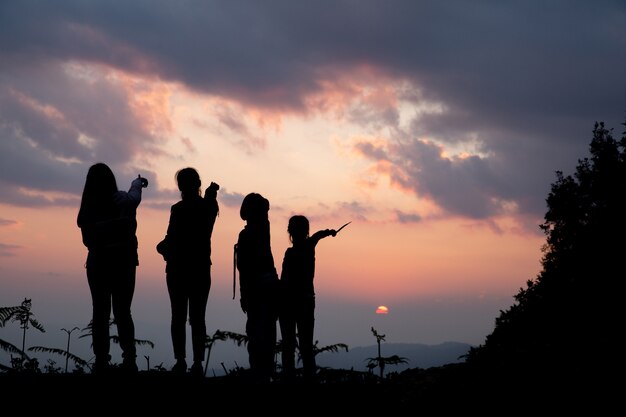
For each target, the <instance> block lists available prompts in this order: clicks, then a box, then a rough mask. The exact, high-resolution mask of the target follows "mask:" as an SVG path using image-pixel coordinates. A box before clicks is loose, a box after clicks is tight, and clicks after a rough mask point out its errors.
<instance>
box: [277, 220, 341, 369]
mask: <svg viewBox="0 0 626 417" xmlns="http://www.w3.org/2000/svg"><path fill="white" fill-rule="evenodd" d="M287 232H288V233H289V240H290V241H291V243H292V246H291V247H289V248H287V249H286V250H285V256H284V258H283V264H282V270H281V274H280V303H279V305H280V310H279V316H278V320H279V323H280V332H281V336H282V357H281V358H282V367H283V375H284V376H285V378H287V379H290V378H293V377H294V376H295V361H294V356H295V350H296V334H297V342H298V343H297V346H298V350H299V351H300V357H301V358H302V371H303V376H304V377H305V378H306V379H311V378H313V377H314V376H315V372H316V364H315V354H314V352H313V334H314V323H315V290H314V285H313V278H314V276H315V247H316V246H317V243H318V242H319V241H320V240H321V239H323V238H325V237H328V236H333V237H335V236H336V235H337V231H336V230H333V229H325V230H319V231H317V232H315V233H314V234H313V235H311V236H309V220H308V219H307V218H306V217H305V216H302V215H295V216H292V217H291V218H290V219H289V224H288V226H287Z"/></svg>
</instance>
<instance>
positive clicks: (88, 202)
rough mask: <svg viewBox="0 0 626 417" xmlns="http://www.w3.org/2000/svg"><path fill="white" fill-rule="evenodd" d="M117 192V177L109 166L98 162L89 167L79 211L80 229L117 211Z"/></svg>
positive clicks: (78, 221)
mask: <svg viewBox="0 0 626 417" xmlns="http://www.w3.org/2000/svg"><path fill="white" fill-rule="evenodd" d="M117 191H118V189H117V181H116V180H115V175H114V174H113V171H111V168H109V166H108V165H107V164H105V163H102V162H98V163H96V164H94V165H92V166H91V167H89V171H88V172H87V178H86V180H85V187H84V188H83V196H82V199H81V201H80V210H79V211H78V218H77V223H78V227H82V226H84V225H85V224H86V223H88V222H91V221H94V220H97V219H101V218H103V217H105V216H106V215H107V214H108V213H111V212H112V211H113V210H114V209H115V204H114V200H113V198H114V196H115V193H117Z"/></svg>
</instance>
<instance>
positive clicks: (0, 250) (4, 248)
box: [0, 242, 21, 256]
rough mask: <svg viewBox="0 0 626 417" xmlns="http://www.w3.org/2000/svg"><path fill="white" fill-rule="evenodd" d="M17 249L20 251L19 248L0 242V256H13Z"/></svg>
mask: <svg viewBox="0 0 626 417" xmlns="http://www.w3.org/2000/svg"><path fill="white" fill-rule="evenodd" d="M19 249H21V246H18V245H9V244H6V243H1V242H0V256H14V255H15V252H16V251H18V250H19Z"/></svg>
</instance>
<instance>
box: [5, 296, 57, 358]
mask: <svg viewBox="0 0 626 417" xmlns="http://www.w3.org/2000/svg"><path fill="white" fill-rule="evenodd" d="M32 307H33V303H32V301H31V300H30V299H28V298H24V301H22V304H21V305H20V306H19V307H17V308H13V309H11V311H10V312H9V313H7V314H8V315H7V318H6V319H5V320H3V321H6V320H9V319H10V320H11V321H18V322H19V323H20V328H21V329H22V330H23V332H22V351H23V352H24V351H25V350H26V330H28V329H29V327H32V328H34V329H37V330H39V331H40V332H42V333H45V331H46V330H45V329H44V327H43V325H42V324H41V323H39V322H38V321H37V320H36V319H35V318H34V314H33V312H32V311H31V310H32Z"/></svg>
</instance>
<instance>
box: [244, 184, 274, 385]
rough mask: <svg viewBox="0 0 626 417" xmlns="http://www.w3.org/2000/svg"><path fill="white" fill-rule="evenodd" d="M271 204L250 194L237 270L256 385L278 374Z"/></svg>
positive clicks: (245, 207) (245, 211)
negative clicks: (276, 366)
mask: <svg viewBox="0 0 626 417" xmlns="http://www.w3.org/2000/svg"><path fill="white" fill-rule="evenodd" d="M269 209H270V203H269V201H268V200H267V199H266V198H265V197H263V196H262V195H260V194H258V193H250V194H248V195H247V196H246V197H245V198H244V199H243V202H242V203H241V209H240V212H239V214H240V216H241V219H242V220H245V221H246V226H245V227H244V228H243V230H241V232H239V238H238V240H237V246H236V261H235V263H236V266H237V269H238V270H239V284H240V285H239V291H240V297H241V298H240V302H241V309H242V310H243V312H244V313H245V314H246V316H247V320H246V335H247V336H248V359H249V362H250V370H251V373H252V377H253V380H254V381H255V382H261V383H266V382H270V380H271V377H272V374H273V373H274V348H275V346H276V321H277V319H278V310H277V304H276V303H277V301H278V297H277V296H278V293H277V291H278V273H277V272H276V268H275V266H274V257H273V255H272V248H271V245H270V222H269V218H268V212H269Z"/></svg>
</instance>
